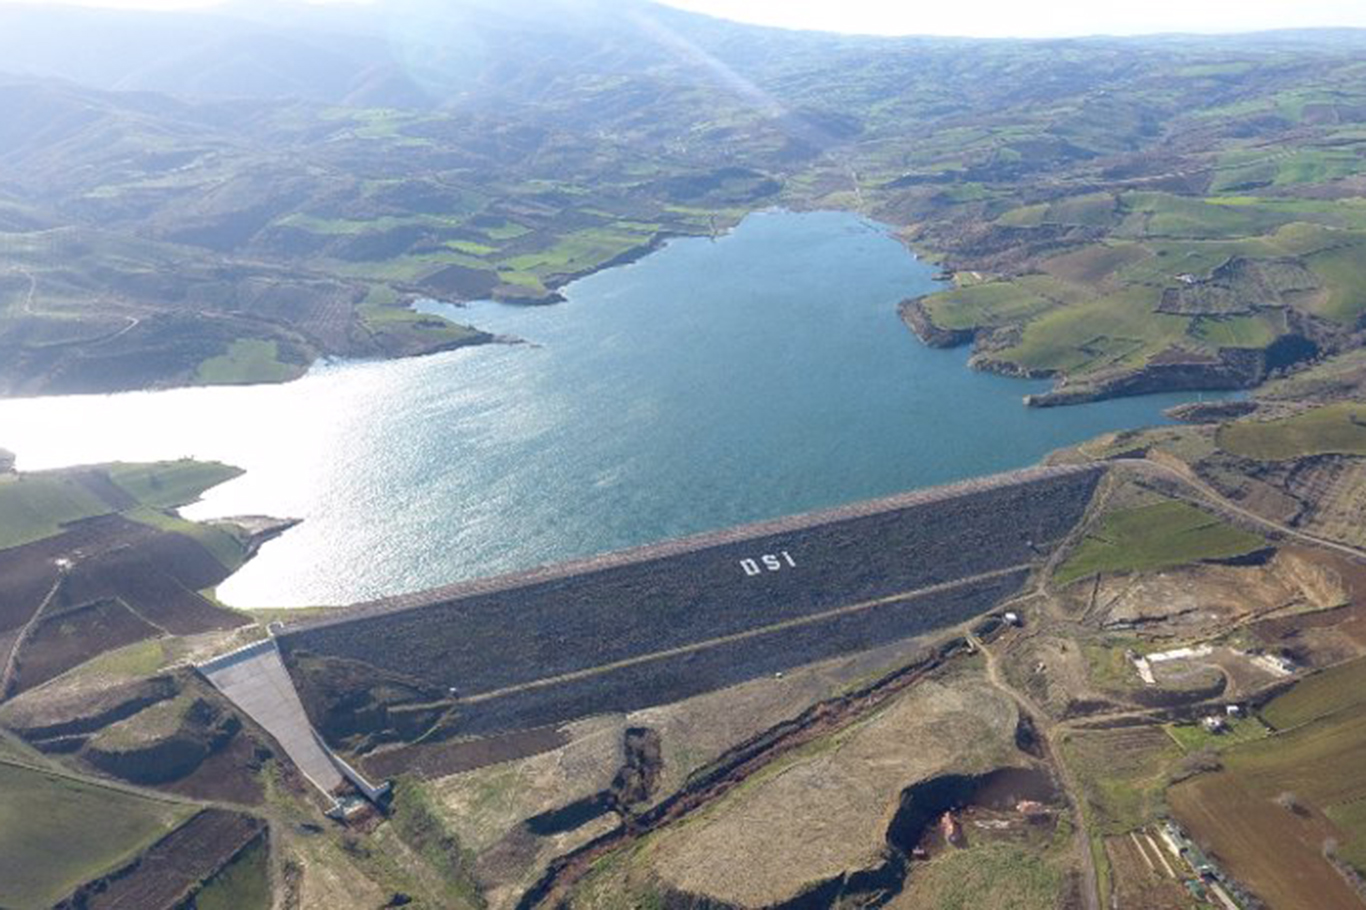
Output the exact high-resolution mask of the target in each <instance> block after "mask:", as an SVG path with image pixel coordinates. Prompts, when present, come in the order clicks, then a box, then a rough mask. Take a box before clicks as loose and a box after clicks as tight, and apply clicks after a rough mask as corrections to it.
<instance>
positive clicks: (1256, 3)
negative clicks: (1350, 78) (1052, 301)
mask: <svg viewBox="0 0 1366 910" xmlns="http://www.w3.org/2000/svg"><path fill="white" fill-rule="evenodd" d="M4 2H16V0H0V3H4ZM18 2H39V3H63V2H72V3H82V4H84V5H89V6H126V7H138V8H144V9H169V8H186V7H203V6H212V5H214V0H18ZM314 2H366V0H314ZM663 2H667V3H669V4H671V5H673V6H678V7H683V8H685V9H692V10H697V11H699V12H705V13H710V14H711V15H715V16H722V17H725V18H728V19H739V20H742V21H746V22H758V23H763V24H768V25H781V26H785V27H789V28H811V29H823V30H827V31H845V32H866V33H881V34H934V35H974V36H981V37H1001V36H1059V35H1090V34H1102V33H1104V34H1144V33H1151V32H1169V31H1188V32H1189V31H1199V32H1220V31H1254V30H1258V29H1268V28H1302V27H1313V26H1356V27H1366V0H1034V2H1032V3H1027V2H1022V0H921V2H914V0H911V2H907V0H663Z"/></svg>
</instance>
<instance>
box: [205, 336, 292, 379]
mask: <svg viewBox="0 0 1366 910" xmlns="http://www.w3.org/2000/svg"><path fill="white" fill-rule="evenodd" d="M304 370H305V367H304V366H303V365H302V364H297V363H281V362H280V346H279V344H278V343H277V342H274V341H267V340H265V339H261V338H239V339H237V340H236V341H234V342H233V343H232V344H231V345H229V346H228V350H227V353H225V354H220V355H219V356H217V357H210V358H209V359H208V360H205V361H204V362H203V363H201V364H200V365H199V369H198V370H197V371H196V372H195V377H194V378H195V382H197V383H201V384H203V385H248V384H251V383H257V382H284V381H286V380H288V379H295V378H297V377H299V376H302V375H303V373H304Z"/></svg>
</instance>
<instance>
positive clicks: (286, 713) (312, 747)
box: [196, 638, 383, 805]
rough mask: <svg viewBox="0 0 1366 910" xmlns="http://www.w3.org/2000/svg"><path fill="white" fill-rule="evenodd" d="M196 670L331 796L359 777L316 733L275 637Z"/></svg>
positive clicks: (363, 786) (371, 791)
mask: <svg viewBox="0 0 1366 910" xmlns="http://www.w3.org/2000/svg"><path fill="white" fill-rule="evenodd" d="M196 669H197V670H198V671H199V672H200V674H201V675H203V676H204V678H205V679H207V680H208V681H209V682H210V683H212V684H213V686H214V688H216V689H218V690H219V691H220V692H222V693H223V694H224V695H225V696H227V698H228V699H229V700H230V701H231V702H232V703H233V704H235V705H236V706H237V707H238V708H240V709H241V710H242V711H244V712H246V714H247V715H248V716H249V717H251V719H252V720H254V721H256V723H258V724H260V725H261V727H263V728H264V729H265V731H266V732H267V733H269V734H270V735H271V736H272V737H274V738H275V741H276V742H277V743H279V744H280V748H282V749H284V750H285V754H287V755H288V756H289V758H290V760H291V761H292V762H294V765H295V766H296V767H297V768H298V769H299V771H300V772H301V773H302V774H303V775H304V777H305V778H307V779H308V781H309V782H310V783H312V784H313V786H315V787H317V788H318V789H319V790H321V791H322V792H323V793H324V794H325V795H327V796H328V797H329V798H333V799H334V800H335V796H336V794H337V793H338V792H339V791H341V790H343V789H345V787H346V783H347V780H348V778H353V775H354V776H355V777H359V775H355V772H354V771H352V769H351V768H350V767H349V766H348V765H346V764H345V763H344V762H343V761H342V760H341V759H340V758H338V757H337V756H336V755H333V754H332V752H331V750H330V749H328V748H327V746H326V745H325V744H324V743H323V741H322V739H321V738H320V737H319V736H318V734H317V733H316V732H314V730H313V725H312V724H310V723H309V721H308V715H307V714H306V713H305V712H304V706H303V704H302V703H300V701H299V694H298V692H297V691H296V690H295V688H294V681H293V680H292V679H290V677H289V672H288V671H287V670H286V669H285V665H284V663H282V662H281V660H280V652H279V650H278V649H277V648H276V647H275V640H274V639H273V638H271V639H266V640H265V641H260V642H256V643H255V644H251V645H248V646H247V647H245V648H241V649H239V650H237V651H233V652H231V653H229V654H224V655H222V656H220V657H216V658H214V659H213V660H211V661H208V662H207V663H203V664H200V665H199V666H198V667H196ZM353 782H354V783H356V784H357V786H358V787H359V789H360V790H361V791H362V792H363V793H364V794H365V795H366V796H367V797H369V798H371V799H374V798H375V797H376V796H378V795H380V794H381V793H382V792H383V788H378V787H374V786H372V785H370V784H368V783H367V782H365V781H364V780H354V779H353ZM334 805H335V802H334Z"/></svg>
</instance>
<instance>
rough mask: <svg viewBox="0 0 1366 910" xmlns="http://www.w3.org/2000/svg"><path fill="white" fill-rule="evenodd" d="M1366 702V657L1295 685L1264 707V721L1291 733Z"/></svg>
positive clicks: (1262, 712)
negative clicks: (1310, 723)
mask: <svg viewBox="0 0 1366 910" xmlns="http://www.w3.org/2000/svg"><path fill="white" fill-rule="evenodd" d="M1363 702H1366V658H1363V659H1358V660H1353V661H1350V662H1348V663H1345V664H1339V665H1338V666H1336V667H1331V668H1329V669H1327V670H1324V671H1323V672H1322V673H1316V674H1314V675H1313V676H1310V677H1309V678H1308V679H1304V680H1302V681H1300V682H1298V683H1296V684H1295V687H1294V688H1293V689H1291V690H1290V691H1289V692H1286V693H1285V694H1284V695H1281V696H1278V697H1277V698H1275V699H1273V700H1272V701H1271V702H1270V703H1269V704H1267V705H1266V706H1265V707H1264V708H1262V711H1261V714H1262V719H1263V720H1265V721H1266V722H1267V723H1269V724H1270V725H1271V726H1272V727H1274V728H1276V729H1277V730H1288V729H1290V728H1292V727H1298V726H1300V725H1301V724H1306V723H1309V722H1310V721H1312V720H1317V719H1318V718H1320V717H1326V716H1328V715H1329V714H1334V713H1336V712H1338V711H1344V710H1346V709H1349V708H1355V707H1357V706H1359V705H1361V704H1362V703H1363Z"/></svg>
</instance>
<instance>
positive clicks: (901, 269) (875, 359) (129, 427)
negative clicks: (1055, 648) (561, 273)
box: [0, 212, 1195, 607]
mask: <svg viewBox="0 0 1366 910" xmlns="http://www.w3.org/2000/svg"><path fill="white" fill-rule="evenodd" d="M933 272H934V269H933V268H932V267H930V266H929V265H927V264H925V263H923V262H920V261H917V260H916V259H915V258H914V257H913V256H912V255H911V254H909V253H908V252H907V251H906V249H905V248H904V247H903V246H902V245H901V244H900V243H899V242H898V241H897V240H896V239H895V238H894V237H892V236H891V235H890V234H889V232H888V230H887V229H886V228H885V227H883V226H881V225H877V224H874V223H872V222H869V221H867V220H864V219H862V218H859V217H856V216H853V215H849V214H842V213H834V212H816V213H807V214H795V213H789V212H766V213H761V214H755V215H751V216H750V217H748V218H747V219H745V220H744V221H743V222H742V223H741V224H740V225H739V226H738V227H737V228H736V229H735V230H734V231H732V232H731V233H729V234H727V235H725V236H722V237H719V238H717V239H715V240H711V239H706V238H688V239H680V240H675V241H673V242H670V243H669V244H667V246H665V247H664V248H663V249H662V250H660V251H658V252H655V253H653V254H651V255H650V256H647V257H645V258H644V259H641V260H640V261H638V262H635V263H633V264H631V265H628V266H623V267H619V268H613V269H609V270H606V271H603V272H598V273H596V274H594V275H591V276H589V277H587V278H583V279H580V280H578V281H576V282H574V283H572V284H571V285H569V286H568V287H566V288H565V289H564V293H565V296H566V297H567V298H568V299H567V302H565V303H561V304H557V305H553V306H541V307H518V306H510V305H505V304H497V303H481V304H476V305H472V306H470V307H467V308H461V309H455V308H450V307H447V306H446V305H443V304H428V307H429V308H431V307H435V308H436V309H438V310H439V311H441V312H443V313H446V314H448V315H450V316H452V318H455V319H457V320H458V321H468V322H471V323H473V324H475V325H477V326H479V327H481V328H484V329H487V330H490V331H494V332H500V333H506V334H509V335H515V336H518V337H520V338H524V339H526V340H527V341H528V342H529V343H528V344H521V345H485V346H479V347H471V348H464V349H460V350H457V351H451V352H448V353H444V354H438V355H434V356H429V357H421V358H413V359H407V360H398V361H386V362H347V363H328V364H320V365H318V366H316V367H315V368H314V369H312V370H311V371H310V372H309V373H308V375H307V376H305V377H304V378H302V379H300V380H298V381H296V382H293V383H289V384H286V385H262V386H250V387H220V388H191V389H176V390H169V391H156V392H133V393H126V394H118V395H101V396H95V395H90V396H69V397H56V398H43V399H16V400H7V401H0V446H4V447H5V448H9V449H12V450H13V451H15V452H16V453H17V454H18V456H19V467H20V468H21V469H24V470H34V469H40V468H45V467H56V466H62V465H72V464H85V463H93V462H103V461H113V460H123V461H135V460H157V459H172V458H178V457H181V456H193V457H195V458H201V459H217V460H220V461H225V462H228V463H231V464H234V465H237V466H239V467H242V468H244V469H245V470H246V473H245V474H244V475H243V476H242V477H240V478H238V479H236V480H233V481H231V482H229V483H227V484H224V485H222V486H221V487H218V488H217V489H214V490H212V491H210V492H209V493H208V494H207V495H206V496H205V498H204V500H203V501H202V502H200V503H197V504H195V505H193V506H191V507H189V508H187V509H185V510H184V513H185V514H186V515H187V516H188V517H191V518H197V519H205V518H213V517H222V516H230V515H247V514H260V515H274V516H289V517H297V518H302V519H304V521H303V524H301V525H300V526H299V527H297V528H295V529H294V530H291V531H289V532H288V533H286V534H285V535H284V536H282V537H281V538H279V539H278V540H275V541H273V542H271V543H269V544H267V545H266V546H265V547H264V548H263V549H262V551H261V553H260V554H259V555H258V556H257V557H256V558H255V559H254V560H252V561H251V562H250V563H248V564H247V566H246V567H245V568H244V569H242V570H241V571H240V572H238V573H237V574H236V575H234V576H233V577H232V578H230V579H229V580H228V581H227V582H226V583H225V584H224V585H223V586H222V587H221V588H220V589H219V592H218V593H219V596H220V598H221V599H222V600H223V601H224V602H226V603H229V604H232V605H234V606H241V607H292V606H302V605H312V604H338V603H350V602H355V601H360V600H365V599H369V598H375V597H379V596H383V595H388V594H396V593H400V592H406V591H412V590H417V589H421V588H425V587H431V586H434V585H438V584H443V583H447V582H452V581H457V580H462V579H468V578H472V577H478V576H484V575H490V574H494V573H499V572H505V571H510V570H514V569H520V568H525V567H529V566H532V565H535V564H541V563H547V562H557V561H560V560H564V559H568V558H571V557H578V556H585V555H590V554H595V553H600V552H604V551H608V550H614V549H620V548H623V547H628V546H632V545H635V544H643V543H648V542H653V541H658V540H663V539H667V538H671V537H676V536H679V535H684V534H690V533H693V532H699V531H705V530H709V529H714V528H719V527H724V526H727V525H733V524H737V523H740V522H748V521H754V520H758V519H763V518H770V517H774V516H779V515H785V514H790V513H794V512H801V511H806V510H810V509H816V508H820V507H824V506H833V505H838V504H842V503H847V502H852V501H856V500H860V499H866V498H871V497H877V496H884V495H887V494H891V493H895V492H898V491H902V490H906V489H910V488H914V487H923V486H928V485H931V484H938V483H944V482H947V481H953V480H958V479H962V478H965V477H970V476H973V475H979V474H986V473H990V472H994V471H1002V470H1007V469H1010V468H1017V467H1022V466H1025V465H1029V464H1031V463H1033V462H1036V461H1037V460H1039V459H1040V458H1041V457H1042V456H1043V455H1045V454H1046V453H1047V452H1049V451H1050V450H1053V449H1056V448H1059V447H1061V446H1066V445H1069V444H1072V443H1076V442H1079V441H1081V440H1084V439H1086V438H1088V437H1091V436H1095V435H1097V434H1100V433H1103V432H1106V431H1109V430H1115V429H1120V428H1127V427H1135V426H1141V425H1145V424H1152V423H1159V422H1162V421H1163V418H1162V413H1161V412H1162V409H1163V408H1166V407H1169V406H1171V405H1172V404H1175V403H1177V402H1179V401H1188V400H1192V399H1193V398H1194V397H1195V396H1193V395H1154V396H1147V397H1144V398H1135V399H1120V400H1115V401H1106V402H1100V403H1096V404H1089V405H1083V406H1077V407H1067V408H1052V409H1031V408H1026V407H1024V406H1023V405H1022V403H1021V397H1022V396H1023V395H1025V394H1027V393H1029V392H1036V391H1040V390H1042V389H1044V388H1046V387H1047V383H1042V382H1027V381H1022V380H1017V379H1008V378H1004V377H1000V376H992V375H986V374H982V373H978V372H974V371H972V370H969V369H967V368H966V366H965V361H966V357H967V353H966V351H963V350H957V351H942V350H932V349H930V348H927V347H925V346H924V345H923V344H921V343H920V342H919V341H918V340H917V339H916V338H915V337H914V336H913V335H912V334H911V333H910V332H909V331H908V330H907V329H906V328H905V327H904V326H903V325H902V324H901V322H900V320H899V318H898V316H897V312H896V304H897V302H898V301H899V300H901V299H902V298H905V297H911V296H916V295H919V294H923V293H926V292H928V291H930V290H933V289H934V287H935V283H934V282H933V280H932V278H931V275H932V274H933ZM1001 520H1002V521H1010V516H1008V515H1002V516H1001ZM868 545H869V546H876V545H877V542H876V541H869V542H868Z"/></svg>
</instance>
